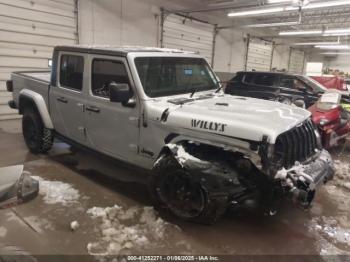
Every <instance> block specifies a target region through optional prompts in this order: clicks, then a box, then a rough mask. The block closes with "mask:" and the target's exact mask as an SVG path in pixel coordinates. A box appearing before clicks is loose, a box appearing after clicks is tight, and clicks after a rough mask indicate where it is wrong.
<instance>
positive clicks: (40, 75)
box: [14, 71, 51, 83]
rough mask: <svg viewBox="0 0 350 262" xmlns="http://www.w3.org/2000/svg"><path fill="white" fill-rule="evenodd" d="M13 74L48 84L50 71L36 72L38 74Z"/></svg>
mask: <svg viewBox="0 0 350 262" xmlns="http://www.w3.org/2000/svg"><path fill="white" fill-rule="evenodd" d="M14 74H18V75H22V76H26V77H29V78H33V79H36V80H39V81H42V82H47V83H49V82H50V78H51V71H38V72H14Z"/></svg>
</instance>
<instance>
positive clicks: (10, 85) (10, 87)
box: [6, 80, 13, 92]
mask: <svg viewBox="0 0 350 262" xmlns="http://www.w3.org/2000/svg"><path fill="white" fill-rule="evenodd" d="M6 88H7V91H8V92H13V81H12V80H7V81H6Z"/></svg>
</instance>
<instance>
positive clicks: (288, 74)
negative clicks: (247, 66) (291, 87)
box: [237, 71, 300, 76]
mask: <svg viewBox="0 0 350 262" xmlns="http://www.w3.org/2000/svg"><path fill="white" fill-rule="evenodd" d="M237 73H240V74H270V75H287V76H299V75H300V74H293V73H288V72H268V71H239V72H237Z"/></svg>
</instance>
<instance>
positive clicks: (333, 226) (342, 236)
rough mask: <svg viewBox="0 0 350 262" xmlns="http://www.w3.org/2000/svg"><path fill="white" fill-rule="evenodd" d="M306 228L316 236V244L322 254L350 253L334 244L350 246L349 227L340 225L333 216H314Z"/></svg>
mask: <svg viewBox="0 0 350 262" xmlns="http://www.w3.org/2000/svg"><path fill="white" fill-rule="evenodd" d="M308 228H309V231H310V232H311V233H313V234H315V235H317V236H318V237H317V239H319V241H318V246H319V249H320V254H321V255H322V256H327V255H345V254H350V253H349V252H346V251H343V250H341V249H339V248H337V246H336V245H339V244H341V245H346V246H348V247H350V229H346V228H344V227H342V226H341V225H340V223H339V222H338V221H337V220H336V219H335V218H333V217H325V216H322V217H315V218H313V219H312V220H311V222H310V223H309V225H308Z"/></svg>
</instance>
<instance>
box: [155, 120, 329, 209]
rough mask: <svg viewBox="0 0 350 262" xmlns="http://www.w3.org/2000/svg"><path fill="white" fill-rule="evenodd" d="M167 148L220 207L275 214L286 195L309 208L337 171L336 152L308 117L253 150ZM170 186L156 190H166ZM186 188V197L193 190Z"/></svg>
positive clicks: (191, 145) (180, 145) (195, 145)
mask: <svg viewBox="0 0 350 262" xmlns="http://www.w3.org/2000/svg"><path fill="white" fill-rule="evenodd" d="M167 148H168V149H169V151H170V152H171V154H172V156H173V158H174V159H176V161H177V162H178V164H179V166H181V168H182V169H183V170H185V171H188V172H187V174H188V176H190V177H191V183H194V184H199V185H201V188H202V189H203V190H204V192H205V194H206V197H205V198H206V199H207V201H208V202H211V203H216V205H217V206H220V210H223V209H225V208H227V207H229V206H232V205H233V206H236V207H245V208H247V207H248V208H250V209H251V208H260V209H263V210H264V211H265V212H266V213H271V211H272V213H274V211H275V210H276V209H277V208H278V205H279V204H280V203H281V201H282V200H284V199H286V198H289V199H291V200H292V201H293V202H294V203H295V204H297V205H298V206H300V207H302V208H305V209H306V208H308V207H310V205H311V203H312V200H313V199H314V196H315V192H316V189H317V187H319V186H320V185H322V184H324V183H326V182H327V181H329V180H331V179H332V177H333V175H334V166H333V162H332V159H331V156H330V154H329V153H328V152H327V151H325V150H322V147H321V145H320V142H319V137H318V133H317V131H316V130H315V129H314V128H313V126H312V125H311V123H310V122H308V121H306V122H305V123H303V124H301V125H299V126H298V127H295V128H294V129H292V130H289V131H288V132H286V133H283V134H281V135H280V136H279V137H278V138H277V140H276V143H275V144H274V145H271V144H269V143H268V141H267V138H266V137H264V138H263V139H262V142H261V143H260V144H259V145H258V146H257V147H255V148H254V149H256V150H254V152H252V154H250V155H249V154H247V153H246V152H239V151H237V150H236V151H235V150H232V149H230V148H228V147H227V148H225V149H224V148H220V147H216V146H213V145H204V144H201V143H196V142H191V141H183V142H179V143H177V144H168V145H167ZM236 149H237V148H236ZM253 155H254V156H253ZM256 156H258V157H259V159H260V161H257V157H256ZM160 161H161V160H160ZM155 166H157V163H156V164H155ZM172 185H173V184H172ZM169 188H170V187H168V188H167V189H165V190H163V189H162V188H161V187H159V188H157V190H159V191H162V190H163V191H164V193H163V195H166V194H167V192H166V191H167V190H168V191H169V190H170V189H169ZM180 189H181V188H180ZM176 193H177V190H175V193H174V195H176ZM184 193H185V198H186V194H188V195H190V194H191V193H190V192H184ZM168 196H169V194H168ZM166 201H171V197H168V198H167V199H166ZM202 208H204V207H202Z"/></svg>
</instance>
